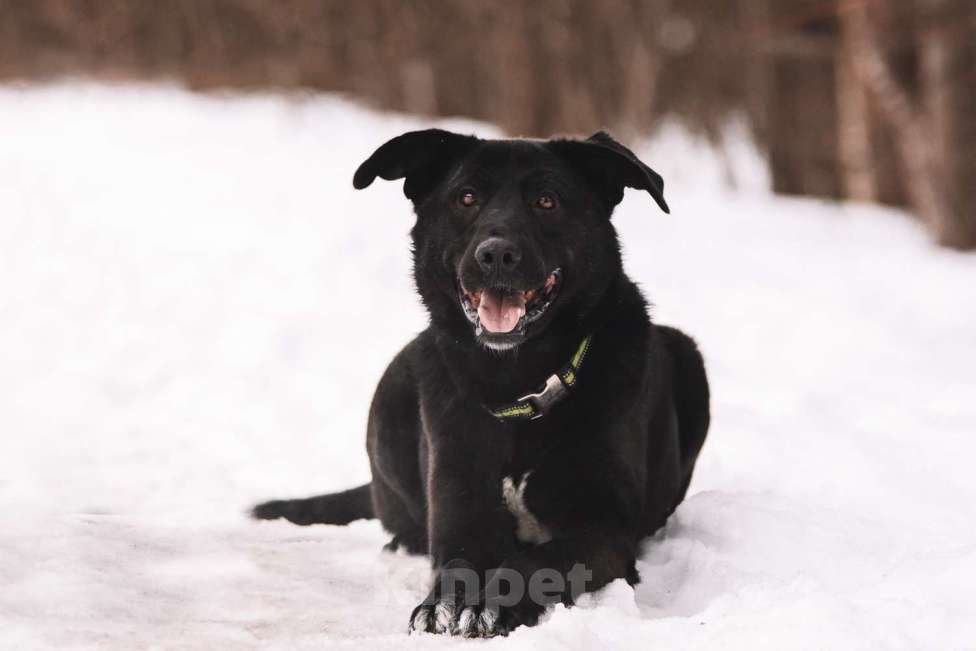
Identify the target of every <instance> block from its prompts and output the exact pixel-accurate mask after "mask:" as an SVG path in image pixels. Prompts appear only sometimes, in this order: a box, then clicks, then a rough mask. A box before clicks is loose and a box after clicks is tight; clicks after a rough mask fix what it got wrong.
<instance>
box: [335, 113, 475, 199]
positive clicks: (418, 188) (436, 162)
mask: <svg viewBox="0 0 976 651" xmlns="http://www.w3.org/2000/svg"><path fill="white" fill-rule="evenodd" d="M477 143H478V138H475V137H474V136H462V135H459V134H457V133H451V132H450V131H444V130H442V129H427V130H425V131H411V132H409V133H405V134H403V135H402V136H397V137H396V138H394V139H393V140H390V141H388V142H386V143H385V144H384V145H383V146H381V147H380V148H379V149H377V150H376V151H375V152H373V155H372V156H370V157H369V158H367V159H366V161H365V162H364V163H363V164H362V165H360V166H359V169H357V170H356V174H355V175H354V176H353V177H352V185H353V187H354V188H356V189H357V190H362V189H363V188H365V187H367V186H368V185H369V184H370V183H372V182H373V180H374V179H375V178H376V177H377V176H378V177H380V178H382V179H386V180H387V181H393V180H395V179H405V180H404V182H403V194H405V195H407V198H408V199H410V200H411V201H413V202H414V203H415V204H417V203H420V201H422V200H423V198H424V197H425V196H426V195H427V193H428V192H430V191H431V190H432V189H433V188H434V186H435V185H436V184H437V182H438V181H440V180H441V179H442V178H443V177H444V175H445V174H446V173H447V171H448V170H449V169H450V167H451V165H452V164H453V163H454V162H456V161H457V160H458V159H459V158H460V157H461V156H463V155H464V154H466V153H467V152H469V151H470V150H471V149H472V148H473V147H474V146H475V144H477Z"/></svg>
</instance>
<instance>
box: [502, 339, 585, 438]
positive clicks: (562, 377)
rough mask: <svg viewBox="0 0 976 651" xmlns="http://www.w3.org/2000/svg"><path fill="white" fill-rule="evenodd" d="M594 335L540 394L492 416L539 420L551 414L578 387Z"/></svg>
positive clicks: (547, 379) (526, 396)
mask: <svg viewBox="0 0 976 651" xmlns="http://www.w3.org/2000/svg"><path fill="white" fill-rule="evenodd" d="M592 339H593V335H586V337H585V338H584V339H583V341H582V342H580V345H579V347H578V348H577V349H576V353H574V354H573V357H572V358H571V359H570V360H569V363H568V364H566V365H565V366H563V367H562V368H561V369H559V372H558V373H553V374H552V375H550V376H549V377H548V378H546V383H545V385H543V387H542V389H541V390H540V391H539V392H538V393H530V394H528V395H525V396H522V397H521V398H519V399H518V400H516V401H515V402H513V403H510V404H507V405H504V406H502V407H499V408H497V409H492V410H491V414H492V416H494V417H495V418H497V419H499V420H537V419H539V418H542V417H543V416H545V415H546V414H548V413H549V410H550V409H552V407H553V406H554V405H556V404H557V403H559V402H562V401H563V400H564V399H565V398H566V396H568V395H569V390H570V389H572V388H573V387H574V386H576V378H577V376H578V375H579V370H580V367H581V366H583V360H584V359H585V358H586V351H588V350H589V349H590V341H591V340H592Z"/></svg>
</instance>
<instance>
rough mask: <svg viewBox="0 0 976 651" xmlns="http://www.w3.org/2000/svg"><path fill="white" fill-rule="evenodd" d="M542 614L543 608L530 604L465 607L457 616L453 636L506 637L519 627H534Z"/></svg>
mask: <svg viewBox="0 0 976 651" xmlns="http://www.w3.org/2000/svg"><path fill="white" fill-rule="evenodd" d="M544 612H545V607H544V606H539V605H537V604H534V603H531V602H524V603H519V604H516V605H514V606H498V605H494V606H492V605H479V606H467V607H466V608H464V609H463V610H462V611H461V613H460V614H459V615H458V620H457V627H456V631H457V632H456V633H455V634H456V635H462V636H464V637H495V636H498V635H508V634H509V633H511V632H512V631H513V630H515V629H516V628H518V627H519V626H535V625H536V624H538V623H539V617H540V616H541V615H542V614H543V613H544Z"/></svg>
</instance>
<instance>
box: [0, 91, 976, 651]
mask: <svg viewBox="0 0 976 651" xmlns="http://www.w3.org/2000/svg"><path fill="white" fill-rule="evenodd" d="M422 124H428V123H427V122H420V121H418V120H416V119H413V118H403V117H391V116H385V115H378V114H375V113H371V112H368V111H365V110H363V109H360V108H356V107H355V106H353V105H351V104H349V103H346V102H343V101H340V100H338V99H334V98H318V99H311V100H309V99H305V100H301V99H290V100H287V99H276V98H264V97H258V98H246V99H240V98H238V99H221V98H207V97H200V96H191V95H188V94H185V93H183V92H180V91H177V90H173V89H167V88H155V89H154V88H138V87H121V88H114V89H109V88H103V87H97V86H87V85H70V84H69V85H60V86H54V87H47V88H37V89H28V90H23V89H12V88H7V89H0V413H2V423H3V424H2V425H0V513H2V525H0V648H4V649H15V648H35V647H39V646H65V647H80V648H87V647H95V646H98V647H107V648H125V649H128V648H145V647H151V646H158V647H162V648H173V647H179V648H199V649H214V648H226V647H230V648H249V647H262V648H264V647H270V648H305V647H307V648H330V647H333V646H344V647H350V645H352V647H362V648H383V647H387V646H394V645H395V646H398V647H406V648H426V647H437V648H444V647H446V646H454V645H462V644H466V645H471V644H478V643H477V642H463V641H457V640H452V639H449V638H441V637H434V636H412V637H409V638H408V637H407V636H406V635H405V634H404V630H405V625H406V621H407V615H408V613H409V612H410V609H411V608H412V607H413V605H414V604H415V603H416V602H417V601H418V600H419V599H421V598H422V597H423V595H424V583H425V580H426V563H425V561H424V560H422V559H416V558H408V557H402V556H393V555H389V554H383V553H381V552H380V546H381V545H382V544H383V543H384V542H385V540H386V536H385V535H384V533H383V532H382V531H381V529H380V527H379V526H378V524H376V523H375V522H361V523H357V524H355V525H353V526H350V527H347V528H339V527H325V526H319V527H313V528H298V527H294V526H291V525H289V524H287V523H279V522H273V523H256V522H251V521H249V520H247V519H246V518H245V517H244V515H243V512H244V509H245V508H246V507H247V506H248V505H249V504H251V503H253V502H254V501H256V500H259V499H263V498H268V497H275V496H289V495H304V494H312V493H316V492H324V491H327V490H331V489H339V488H343V487H347V486H351V485H354V484H357V483H359V482H362V481H364V480H366V479H367V477H368V469H367V463H366V455H365V452H364V450H363V430H364V421H365V415H366V408H367V402H368V400H369V398H370V395H371V393H372V390H373V386H374V383H375V382H376V380H377V378H378V377H379V374H380V372H381V370H382V369H383V367H384V365H385V364H386V362H387V361H388V360H389V359H390V357H391V356H392V355H393V354H394V352H395V351H396V350H397V349H398V347H399V346H401V345H402V344H403V343H404V342H406V341H407V340H408V339H409V338H410V337H411V336H412V335H413V334H414V333H416V332H417V331H418V330H420V329H421V328H422V327H423V325H424V315H423V313H422V311H421V310H420V308H419V306H418V304H417V301H416V300H415V298H414V296H413V294H412V290H411V282H410V280H409V275H408V265H409V258H408V254H407V247H406V242H407V240H406V233H407V230H408V228H409V226H410V222H411V219H410V214H409V207H408V204H407V203H406V201H405V200H404V199H403V198H402V195H401V194H400V189H399V187H398V184H389V183H387V184H382V183H381V184H378V185H376V186H374V187H371V188H370V189H369V191H367V192H361V193H356V192H354V191H353V190H352V187H351V183H350V179H351V176H352V172H353V170H354V169H355V166H356V165H357V164H358V163H359V162H360V161H361V160H362V159H363V158H364V157H365V156H367V155H368V154H369V153H370V152H371V150H372V148H373V147H374V146H376V145H378V144H379V143H381V142H383V141H384V140H385V139H386V138H387V137H390V136H393V135H395V134H397V133H399V132H400V131H402V130H405V129H408V128H413V127H417V126H421V125H422ZM458 124H459V123H454V125H455V126H457V125H458ZM461 126H462V128H465V129H468V130H472V129H477V130H478V131H479V132H481V133H491V131H490V130H488V129H486V128H484V127H478V126H477V125H465V124H462V125H461ZM643 151H644V153H645V154H646V156H647V159H648V161H649V162H650V163H651V164H652V165H653V166H654V167H656V168H658V169H659V170H660V171H662V172H663V173H664V176H665V178H666V179H667V183H668V193H667V197H668V201H669V203H670V204H671V206H672V208H673V213H674V214H672V215H671V216H670V217H668V216H664V215H662V214H660V213H659V212H658V211H657V210H656V209H655V208H654V207H653V205H652V204H651V202H650V201H649V200H647V198H646V197H644V196H639V195H637V194H631V195H628V198H627V199H626V201H625V202H624V204H623V205H622V206H621V207H620V209H619V210H618V214H617V216H616V218H615V219H616V224H617V226H618V228H619V230H620V231H621V235H622V239H623V241H624V243H625V248H626V265H627V269H628V271H629V272H630V273H631V274H632V276H634V277H635V278H636V279H638V280H639V281H640V282H641V283H642V284H643V286H644V287H645V288H646V289H647V291H648V292H649V294H650V295H651V296H652V298H653V300H654V301H655V303H656V305H657V307H656V308H655V315H656V318H657V319H658V320H659V321H661V322H667V323H674V324H678V325H680V326H681V327H683V328H685V329H687V330H688V331H689V332H691V333H693V334H694V335H695V336H696V337H697V338H698V339H699V341H700V343H701V345H702V348H703V350H704V352H705V354H706V359H707V364H708V369H709V373H710V375H711V380H712V384H713V392H714V405H713V409H714V412H713V413H714V419H713V427H712V431H711V434H710V439H709V441H708V443H707V445H706V446H705V450H704V452H703V455H702V457H701V460H700V463H699V470H698V473H697V475H696V478H695V482H694V484H693V486H692V490H691V492H690V496H689V498H688V499H687V501H686V502H685V503H684V504H683V505H682V506H681V508H680V509H679V510H678V512H677V513H676V515H675V516H674V517H673V518H672V520H671V522H670V523H669V525H668V527H667V529H666V530H665V531H664V532H663V533H662V534H660V535H659V536H658V537H657V539H655V540H653V541H650V542H649V543H648V544H647V545H646V549H645V552H644V553H643V556H642V558H641V561H640V571H641V574H642V575H643V578H644V581H643V583H642V584H640V586H639V587H638V588H637V590H636V592H635V591H633V590H631V589H630V588H628V587H627V586H626V585H624V584H614V585H612V586H610V587H609V588H607V589H606V590H604V591H603V592H602V593H600V594H598V595H596V596H595V597H593V598H591V599H588V600H587V601H586V602H585V603H584V604H583V605H582V606H581V607H579V608H575V609H571V610H565V609H559V610H557V611H556V612H554V613H553V614H552V616H551V618H550V619H549V620H548V621H547V622H546V623H544V624H542V625H541V626H539V627H537V628H534V629H524V630H519V631H517V632H516V633H514V634H513V635H512V636H511V637H510V638H508V639H504V640H493V641H490V642H487V643H486V644H488V645H490V646H491V647H492V648H494V647H499V648H501V647H506V648H538V649H570V648H572V649H576V648H595V647H596V646H597V645H600V644H606V645H610V646H612V647H614V648H624V649H649V648H657V649H685V648H722V649H727V648H749V649H754V648H758V647H765V648H771V649H784V648H825V649H826V648H831V649H835V648H871V649H874V648H879V647H883V648H906V649H910V648H940V649H949V648H976V524H974V523H976V477H974V473H973V470H972V468H973V465H974V459H973V456H974V452H976V441H974V435H976V379H974V374H973V368H974V367H976V301H974V300H973V299H974V290H973V288H974V287H976V256H964V255H960V254H953V253H949V252H945V251H937V250H935V249H934V248H932V247H931V246H930V245H929V244H928V242H927V240H926V238H925V236H924V234H923V233H922V232H921V231H920V230H919V229H918V228H917V227H916V225H915V224H914V223H913V222H912V221H911V220H909V219H908V218H906V217H904V216H903V215H901V214H899V213H895V212H891V211H884V210H881V209H877V208H870V207H858V206H837V205H833V204H825V203H820V202H815V201H801V200H787V199H782V198H770V197H768V196H767V195H765V193H763V192H756V191H752V192H743V191H738V192H731V191H729V190H728V188H727V187H725V184H726V181H727V177H728V176H729V175H730V172H731V173H732V176H735V177H737V178H738V180H739V182H740V186H742V185H744V186H748V187H757V186H760V187H761V186H762V183H763V173H762V169H761V166H759V165H757V164H756V162H755V160H754V158H753V157H751V156H750V155H749V152H748V150H747V148H743V147H738V148H734V149H733V151H732V154H730V156H729V157H728V159H727V160H726V161H725V166H724V168H723V165H721V164H720V163H719V161H717V160H716V159H715V157H714V156H713V155H711V154H710V153H709V152H708V151H707V150H706V149H703V148H701V147H697V146H695V145H694V143H690V142H689V141H688V139H687V138H684V137H682V136H681V134H680V133H678V132H675V131H668V132H666V133H664V134H663V135H662V136H661V137H660V138H658V140H657V141H656V142H654V143H652V144H650V145H648V146H646V147H645V148H644V149H643Z"/></svg>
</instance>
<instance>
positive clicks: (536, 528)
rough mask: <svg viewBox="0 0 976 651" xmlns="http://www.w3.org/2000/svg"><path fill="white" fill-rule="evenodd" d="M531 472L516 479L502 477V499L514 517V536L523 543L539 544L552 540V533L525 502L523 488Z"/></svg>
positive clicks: (526, 484)
mask: <svg viewBox="0 0 976 651" xmlns="http://www.w3.org/2000/svg"><path fill="white" fill-rule="evenodd" d="M531 474H532V471H529V472H526V473H524V474H522V476H521V477H520V478H519V480H518V481H516V480H515V479H513V478H512V477H505V478H504V479H502V499H503V500H504V502H505V506H506V507H507V508H508V510H509V512H510V513H511V514H512V515H513V516H514V517H515V537H516V538H518V539H519V540H520V541H521V542H524V543H530V544H534V545H541V544H543V543H547V542H549V541H550V540H552V533H551V532H550V531H549V529H548V528H547V527H546V526H545V525H544V524H542V523H541V522H540V521H539V519H538V518H537V517H536V516H535V515H534V514H533V513H532V512H531V511H530V510H529V508H528V506H527V505H526V503H525V489H526V487H527V486H528V483H529V477H530V476H531Z"/></svg>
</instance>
